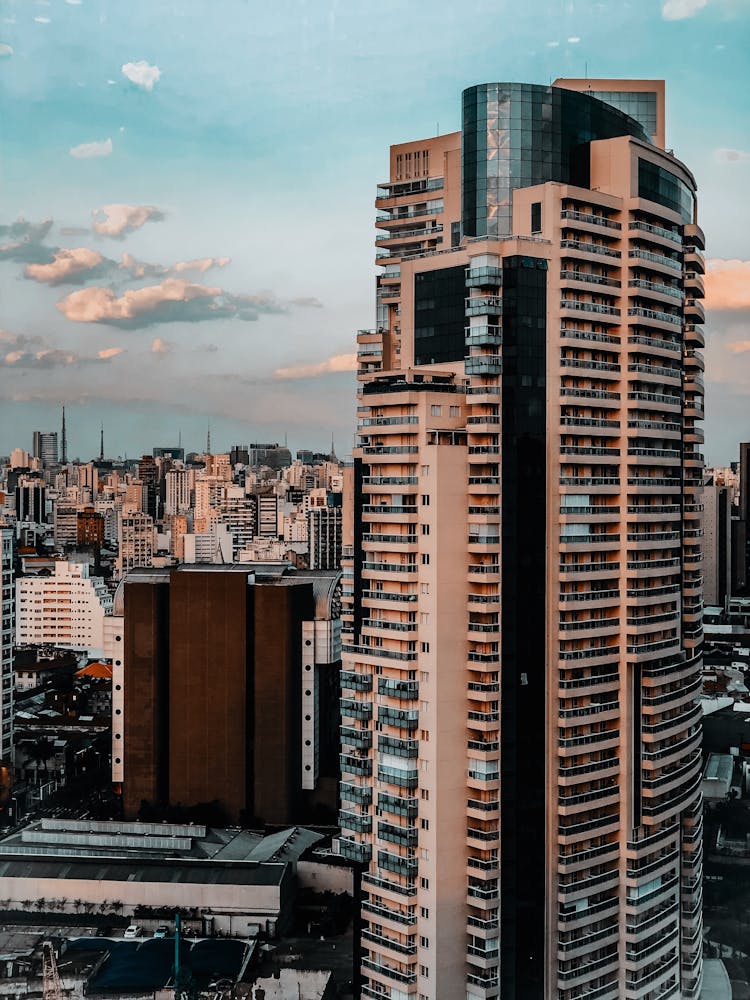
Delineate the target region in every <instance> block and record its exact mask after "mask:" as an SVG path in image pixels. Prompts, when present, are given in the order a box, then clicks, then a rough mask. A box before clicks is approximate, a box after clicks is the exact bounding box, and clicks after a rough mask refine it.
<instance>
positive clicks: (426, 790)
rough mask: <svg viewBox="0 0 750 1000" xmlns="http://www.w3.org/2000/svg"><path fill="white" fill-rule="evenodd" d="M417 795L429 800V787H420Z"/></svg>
mask: <svg viewBox="0 0 750 1000" xmlns="http://www.w3.org/2000/svg"><path fill="white" fill-rule="evenodd" d="M419 797H420V798H421V799H422V801H423V802H429V801H430V790H429V788H420V790H419ZM422 888H423V889H429V888H430V887H429V886H422Z"/></svg>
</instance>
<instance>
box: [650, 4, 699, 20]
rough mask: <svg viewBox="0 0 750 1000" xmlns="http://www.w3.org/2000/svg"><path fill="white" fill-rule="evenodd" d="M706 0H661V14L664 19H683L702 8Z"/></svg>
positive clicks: (692, 15) (693, 15)
mask: <svg viewBox="0 0 750 1000" xmlns="http://www.w3.org/2000/svg"><path fill="white" fill-rule="evenodd" d="M707 4H708V0H663V2H662V5H661V16H662V17H663V18H664V20H665V21H683V20H684V19H685V18H687V17H695V15H696V14H697V13H698V12H699V11H701V10H703V8H704V7H705V6H706V5H707Z"/></svg>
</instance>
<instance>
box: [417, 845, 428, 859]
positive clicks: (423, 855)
mask: <svg viewBox="0 0 750 1000" xmlns="http://www.w3.org/2000/svg"><path fill="white" fill-rule="evenodd" d="M419 856H420V857H421V859H422V861H429V860H430V852H429V851H428V850H427V848H426V847H423V848H422V850H421V851H420V852H419Z"/></svg>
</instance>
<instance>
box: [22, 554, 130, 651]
mask: <svg viewBox="0 0 750 1000" xmlns="http://www.w3.org/2000/svg"><path fill="white" fill-rule="evenodd" d="M111 612H112V595H111V594H110V592H109V591H108V590H107V586H106V584H105V583H104V580H103V579H102V578H101V577H99V576H91V575H90V573H89V567H88V564H87V563H79V562H63V561H59V562H56V563H55V572H54V575H53V576H27V577H20V578H19V579H18V580H16V643H17V645H19V646H28V645H34V646H42V645H50V646H59V647H60V648H62V649H76V650H81V651H86V652H88V654H89V656H101V655H102V652H103V649H104V619H105V616H106V615H109V614H111Z"/></svg>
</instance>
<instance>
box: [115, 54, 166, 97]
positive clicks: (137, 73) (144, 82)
mask: <svg viewBox="0 0 750 1000" xmlns="http://www.w3.org/2000/svg"><path fill="white" fill-rule="evenodd" d="M122 74H123V76H125V77H127V78H128V80H130V82H131V83H134V84H135V85H136V86H137V87H143V89H144V90H153V89H154V84H155V83H157V82H158V81H159V79H160V78H161V70H160V69H159V67H158V66H151V65H149V63H147V62H146V60H145V59H139V60H138V62H129V63H124V64H123V67H122Z"/></svg>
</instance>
